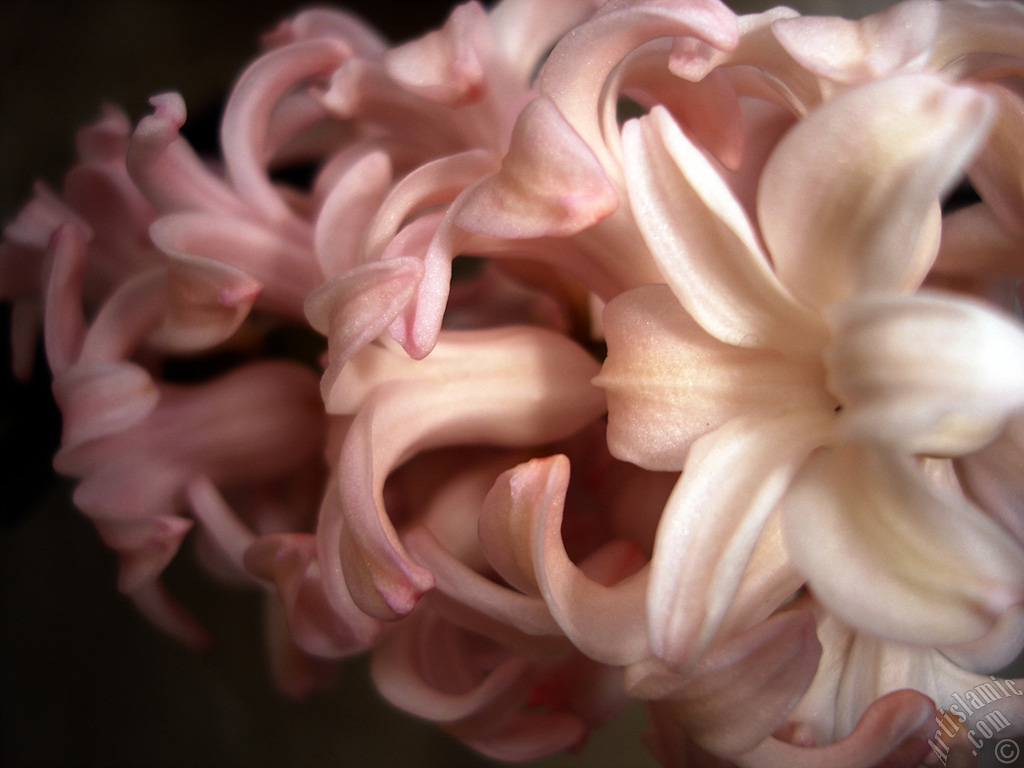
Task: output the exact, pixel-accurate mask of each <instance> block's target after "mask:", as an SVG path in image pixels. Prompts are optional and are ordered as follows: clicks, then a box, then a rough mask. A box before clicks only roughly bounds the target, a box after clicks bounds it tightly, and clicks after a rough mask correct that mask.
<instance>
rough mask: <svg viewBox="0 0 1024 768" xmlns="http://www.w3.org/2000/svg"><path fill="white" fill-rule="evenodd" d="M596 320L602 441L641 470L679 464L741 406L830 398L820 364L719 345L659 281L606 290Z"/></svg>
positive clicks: (769, 407)
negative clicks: (600, 340) (599, 326)
mask: <svg viewBox="0 0 1024 768" xmlns="http://www.w3.org/2000/svg"><path fill="white" fill-rule="evenodd" d="M604 327H605V337H606V340H607V342H608V357H607V359H606V360H605V363H604V366H603V367H602V369H601V374H600V375H599V376H598V377H597V378H596V379H594V383H595V384H597V385H598V386H599V387H602V388H603V389H605V390H606V391H607V393H608V445H609V447H610V448H611V450H612V453H613V454H614V455H615V456H616V457H617V458H619V459H622V460H624V461H630V462H633V463H634V464H638V465H640V466H642V467H644V468H645V469H654V470H679V469H682V466H683V461H684V459H685V458H686V453H687V451H688V450H689V448H690V445H691V444H692V443H693V441H694V440H696V439H697V438H699V437H700V436H701V435H704V434H707V433H708V432H711V431H713V430H714V429H716V428H717V427H719V426H720V425H722V424H724V423H725V422H726V421H728V420H729V419H731V418H732V417H734V416H737V415H739V414H741V413H750V412H755V411H756V412H768V411H776V410H780V409H785V408H788V407H790V406H791V404H793V403H801V404H804V405H806V406H807V407H808V408H814V407H820V408H821V409H823V410H831V409H832V408H833V407H834V403H833V402H832V401H831V399H830V397H829V395H828V393H827V392H826V390H825V387H824V378H823V370H822V369H821V366H820V363H818V362H817V361H814V360H812V359H803V360H799V359H795V358H790V357H784V356H783V355H781V354H779V353H777V352H773V351H769V350H759V349H743V348H740V347H733V346H729V345H727V344H723V343H722V342H720V341H718V340H717V339H715V338H714V337H712V336H709V335H708V334H707V333H705V332H704V330H703V329H701V327H700V326H699V325H697V323H696V322H695V321H694V320H693V319H692V318H690V317H689V316H688V315H687V314H686V313H685V312H684V311H683V310H682V308H681V307H680V306H679V302H678V300H677V299H676V297H675V296H674V295H673V293H672V292H671V291H670V290H669V289H668V287H667V286H663V285H661V286H644V287H642V288H635V289H633V290H632V291H628V292H627V293H624V294H621V295H620V296H618V297H617V298H615V299H613V300H612V301H611V302H610V303H609V304H608V305H607V307H606V308H605V312H604Z"/></svg>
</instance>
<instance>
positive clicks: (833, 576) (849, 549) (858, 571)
mask: <svg viewBox="0 0 1024 768" xmlns="http://www.w3.org/2000/svg"><path fill="white" fill-rule="evenodd" d="M782 510H783V515H784V520H785V530H786V543H787V546H788V548H789V550H790V555H791V557H792V558H793V562H794V563H795V564H796V565H797V567H798V568H799V569H800V570H801V571H802V572H803V573H804V574H805V575H806V576H807V580H808V583H809V586H810V588H811V590H812V591H813V592H814V593H815V595H817V597H818V599H819V600H821V602H822V603H824V604H825V605H826V606H827V607H828V608H829V609H830V610H831V611H832V612H833V613H835V614H836V615H837V616H838V617H839V618H841V619H842V620H843V621H844V622H846V623H847V624H849V625H850V626H853V627H856V628H858V629H860V630H863V631H866V632H871V633H873V634H876V635H880V636H882V637H888V638H892V639H896V640H901V641H903V642H918V643H927V644H931V645H942V644H952V643H961V642H967V641H970V640H974V639H976V638H978V637H980V636H981V635H983V634H984V633H985V632H987V631H988V630H989V629H990V627H991V626H992V625H993V623H994V622H995V621H996V618H997V617H998V616H999V615H1000V614H1001V613H1002V612H1003V611H1006V610H1007V609H1009V608H1011V607H1013V606H1015V605H1018V604H1020V603H1021V602H1022V601H1024V550H1022V549H1021V547H1020V546H1019V545H1018V544H1017V543H1015V542H1013V541H1012V540H1011V539H1009V537H1007V536H1006V533H1005V532H1004V531H1003V530H1002V528H1001V527H1000V526H999V525H997V524H996V523H994V522H993V521H992V520H991V519H989V518H988V517H987V516H986V515H984V514H983V513H982V512H981V511H980V510H978V509H977V508H975V507H974V506H972V505H971V504H969V503H968V502H967V501H966V500H965V499H963V498H962V497H959V498H958V497H956V496H955V495H954V494H953V493H952V492H949V491H948V490H942V489H939V488H937V487H935V486H934V485H933V484H931V483H929V481H928V480H927V479H926V478H925V477H924V475H923V474H922V472H921V470H920V469H919V468H918V467H917V466H916V465H915V463H914V460H913V459H911V458H909V457H905V456H901V455H898V454H891V453H883V452H881V451H878V450H869V449H867V448H861V447H856V446H852V445H843V446H838V447H834V448H828V449H823V450H821V451H819V452H818V453H817V454H815V455H814V456H812V457H811V459H810V460H809V461H808V463H807V465H806V466H805V467H804V469H803V470H802V471H801V473H800V475H799V476H798V477H797V478H796V480H795V481H794V483H793V486H792V488H791V489H790V491H789V493H788V494H787V496H786V499H785V500H784V502H783V507H782Z"/></svg>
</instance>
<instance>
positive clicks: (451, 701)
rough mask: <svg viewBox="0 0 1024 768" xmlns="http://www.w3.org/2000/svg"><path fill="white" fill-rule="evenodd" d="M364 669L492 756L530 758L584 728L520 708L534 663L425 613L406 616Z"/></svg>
mask: <svg viewBox="0 0 1024 768" xmlns="http://www.w3.org/2000/svg"><path fill="white" fill-rule="evenodd" d="M481 656H482V657H481ZM370 671H371V673H372V675H373V680H374V683H375V684H376V685H377V688H378V690H379V691H380V692H381V694H382V695H383V696H384V697H385V698H386V699H387V700H388V701H390V702H391V703H392V704H394V705H395V706H397V707H399V708H401V709H404V710H406V711H408V712H412V713H413V714H416V715H419V716H420V717H425V718H427V719H430V720H433V721H434V722H440V723H442V724H443V725H444V727H445V729H446V730H449V731H451V732H452V733H453V734H455V735H456V736H458V737H459V738H460V739H462V740H463V741H466V742H467V743H469V744H470V745H471V746H473V748H474V749H477V750H479V751H482V752H483V753H484V754H486V755H489V756H491V757H494V758H496V759H501V760H529V759H534V758H537V757H540V756H543V755H546V754H550V753H551V752H554V751H557V750H559V749H565V748H566V747H571V746H574V745H577V744H580V743H581V742H582V740H583V738H584V736H585V734H586V724H585V723H584V722H583V721H582V719H581V718H580V717H578V716H577V715H574V714H571V713H568V712H560V711H550V712H541V711H523V710H522V704H523V702H524V701H525V699H526V697H527V694H528V692H529V687H530V685H531V683H532V678H533V677H534V676H535V675H536V672H535V670H534V669H533V667H532V665H530V664H529V663H528V662H526V661H525V660H523V659H520V658H517V657H515V656H511V655H509V654H507V652H502V651H500V650H499V649H496V648H493V647H491V644H490V643H489V641H482V639H481V638H477V637H474V636H472V635H470V634H469V633H466V632H465V631H463V630H458V629H456V628H454V627H452V626H451V625H448V624H446V623H444V622H442V621H440V620H438V619H437V618H436V617H434V616H431V615H430V614H420V615H419V616H418V617H411V618H410V619H409V620H408V621H407V622H405V624H404V625H403V627H402V628H401V630H399V631H397V632H395V633H394V634H393V635H392V636H391V637H390V638H388V639H387V640H385V642H384V643H383V644H382V646H380V647H379V648H378V649H377V651H376V652H375V653H374V655H373V658H372V659H371V666H370Z"/></svg>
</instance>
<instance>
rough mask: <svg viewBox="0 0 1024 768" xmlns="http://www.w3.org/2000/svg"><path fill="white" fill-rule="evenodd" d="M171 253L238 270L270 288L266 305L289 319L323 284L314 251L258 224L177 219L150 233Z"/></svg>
mask: <svg viewBox="0 0 1024 768" xmlns="http://www.w3.org/2000/svg"><path fill="white" fill-rule="evenodd" d="M150 236H151V237H152V238H153V242H154V243H155V244H156V245H157V246H158V247H159V248H160V249H161V250H163V251H164V252H165V253H167V254H169V255H171V256H172V257H174V256H180V255H186V254H187V255H191V256H198V257H200V258H204V259H209V260H211V261H217V262H219V263H221V264H224V265H227V266H230V267H234V268H236V269H239V270H241V271H242V272H244V273H245V274H246V275H248V276H249V277H250V278H251V279H252V280H256V281H258V282H260V283H262V284H263V285H265V286H266V289H265V290H264V291H263V292H262V294H261V297H260V301H261V303H264V304H266V305H268V306H269V307H270V308H272V309H273V310H274V311H277V312H280V313H282V314H286V315H292V316H294V315H296V314H297V313H298V312H301V307H302V303H303V302H304V301H305V299H306V296H307V295H308V294H309V292H310V291H311V290H312V289H313V288H314V287H315V286H316V285H317V284H319V282H320V281H321V279H322V278H321V276H320V271H319V269H318V267H317V264H316V263H315V262H314V260H313V259H312V258H311V255H310V253H309V251H308V250H307V249H305V248H302V247H299V246H298V245H296V244H294V243H293V242H291V241H290V240H288V239H286V238H283V237H281V236H280V235H279V234H278V233H276V232H274V231H272V230H269V229H266V228H265V227H263V226H261V225H258V224H251V223H249V222H245V221H239V220H236V219H230V218H225V217H223V216H220V215H217V214H214V213H208V212H195V213H192V212H190V213H174V214H169V215H167V216H163V217H161V218H159V219H157V220H156V221H155V222H154V223H153V225H152V226H151V227H150Z"/></svg>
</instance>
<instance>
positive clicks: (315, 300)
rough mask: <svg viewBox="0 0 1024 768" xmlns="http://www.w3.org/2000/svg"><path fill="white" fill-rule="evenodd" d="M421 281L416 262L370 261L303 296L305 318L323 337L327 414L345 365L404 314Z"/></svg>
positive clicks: (397, 259)
mask: <svg viewBox="0 0 1024 768" xmlns="http://www.w3.org/2000/svg"><path fill="white" fill-rule="evenodd" d="M422 278H423V267H422V264H421V262H420V261H419V260H418V259H410V258H395V259H389V260H387V261H374V262H369V263H367V264H363V265H362V266H360V267H356V268H355V269H352V270H349V271H348V272H346V273H344V274H342V275H339V276H338V277H336V278H334V279H333V280H329V281H328V282H326V283H324V284H323V285H322V286H320V287H319V288H317V289H316V290H315V291H313V293H311V294H310V295H309V298H308V299H307V300H306V316H307V317H308V318H309V322H310V325H312V326H313V327H314V328H315V329H316V330H318V331H320V332H321V333H322V334H324V335H325V336H327V338H328V366H327V370H326V371H324V376H323V386H322V391H323V395H324V402H325V404H326V406H327V409H328V410H336V409H337V408H338V406H337V404H336V402H335V401H336V396H335V395H334V394H333V393H334V391H335V388H336V381H337V379H338V377H339V376H340V375H341V371H342V369H343V368H344V366H345V364H346V363H347V362H348V361H349V360H350V359H351V358H352V356H353V355H355V354H356V353H358V352H359V350H361V349H362V348H363V347H365V346H366V345H367V344H369V343H370V342H371V341H373V340H374V339H376V338H377V337H378V336H380V335H381V334H382V333H383V332H384V331H385V330H387V328H388V326H389V325H390V324H391V322H392V320H394V319H395V317H397V316H398V314H399V313H400V312H402V311H403V310H405V308H406V307H407V306H408V305H409V303H410V302H411V301H412V299H413V296H414V294H415V292H416V288H417V287H418V286H419V282H420V280H421V279H422Z"/></svg>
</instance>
